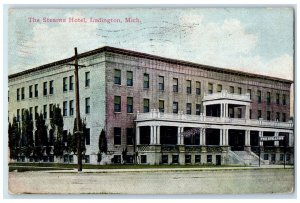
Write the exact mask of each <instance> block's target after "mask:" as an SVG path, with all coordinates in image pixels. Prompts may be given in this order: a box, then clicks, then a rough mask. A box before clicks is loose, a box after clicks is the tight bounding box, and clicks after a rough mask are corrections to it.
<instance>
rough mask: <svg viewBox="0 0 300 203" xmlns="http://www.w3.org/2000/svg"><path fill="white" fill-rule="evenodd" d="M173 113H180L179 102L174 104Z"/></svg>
mask: <svg viewBox="0 0 300 203" xmlns="http://www.w3.org/2000/svg"><path fill="white" fill-rule="evenodd" d="M173 113H178V102H173Z"/></svg>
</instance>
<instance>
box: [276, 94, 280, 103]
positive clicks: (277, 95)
mask: <svg viewBox="0 0 300 203" xmlns="http://www.w3.org/2000/svg"><path fill="white" fill-rule="evenodd" d="M276 104H279V93H276Z"/></svg>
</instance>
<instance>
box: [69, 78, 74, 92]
mask: <svg viewBox="0 0 300 203" xmlns="http://www.w3.org/2000/svg"><path fill="white" fill-rule="evenodd" d="M73 89H74V76H73V75H71V76H69V90H71V91H72V90H73Z"/></svg>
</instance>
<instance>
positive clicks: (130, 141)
mask: <svg viewBox="0 0 300 203" xmlns="http://www.w3.org/2000/svg"><path fill="white" fill-rule="evenodd" d="M133 143H134V132H133V128H127V145H133Z"/></svg>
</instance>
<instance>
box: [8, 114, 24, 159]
mask: <svg viewBox="0 0 300 203" xmlns="http://www.w3.org/2000/svg"><path fill="white" fill-rule="evenodd" d="M20 138H21V133H20V128H19V124H18V122H17V118H16V117H14V118H13V123H12V124H11V123H9V126H8V139H9V140H8V146H9V150H10V158H11V159H16V158H17V156H18V155H19V152H20Z"/></svg>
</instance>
